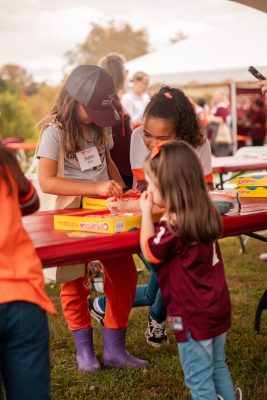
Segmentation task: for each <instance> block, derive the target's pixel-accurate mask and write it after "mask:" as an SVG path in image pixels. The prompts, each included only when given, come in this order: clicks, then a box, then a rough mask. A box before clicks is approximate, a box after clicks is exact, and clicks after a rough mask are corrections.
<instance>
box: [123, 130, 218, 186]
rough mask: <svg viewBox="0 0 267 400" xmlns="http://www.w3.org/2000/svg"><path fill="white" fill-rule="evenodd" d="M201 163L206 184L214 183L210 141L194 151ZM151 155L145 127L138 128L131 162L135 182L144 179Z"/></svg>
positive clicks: (131, 152) (132, 138) (133, 140)
mask: <svg viewBox="0 0 267 400" xmlns="http://www.w3.org/2000/svg"><path fill="white" fill-rule="evenodd" d="M194 150H195V152H196V154H197V156H198V157H199V160H200V162H201V165H202V168H203V172H204V175H205V180H206V183H209V182H212V165H211V149H210V144H209V141H208V139H207V138H206V140H205V142H204V143H203V144H202V145H200V146H199V147H197V148H195V149H194ZM149 153H150V151H149V149H148V148H147V146H146V145H145V142H144V131H143V127H142V126H140V127H139V128H136V129H135V130H134V131H133V133H132V137H131V148H130V162H131V168H132V171H133V175H134V178H135V181H138V180H143V179H144V171H143V165H144V161H145V159H146V157H147V156H148V154H149Z"/></svg>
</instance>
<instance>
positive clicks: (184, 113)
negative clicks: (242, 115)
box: [89, 86, 213, 347]
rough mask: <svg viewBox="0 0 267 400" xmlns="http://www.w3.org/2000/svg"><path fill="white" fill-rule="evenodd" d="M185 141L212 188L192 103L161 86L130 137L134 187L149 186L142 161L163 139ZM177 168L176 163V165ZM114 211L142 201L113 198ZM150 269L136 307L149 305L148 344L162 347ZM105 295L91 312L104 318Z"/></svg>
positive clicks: (160, 308) (160, 312)
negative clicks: (140, 122) (139, 125)
mask: <svg viewBox="0 0 267 400" xmlns="http://www.w3.org/2000/svg"><path fill="white" fill-rule="evenodd" d="M170 139H174V140H175V139H179V140H184V141H185V142H187V143H188V144H190V145H191V147H192V148H193V149H194V150H195V152H196V154H197V156H198V158H199V160H200V163H201V166H202V169H203V172H204V176H205V182H206V184H207V186H208V188H209V189H212V188H213V183H212V166H211V149H210V145H209V142H208V139H207V137H206V136H205V133H204V131H203V129H202V126H201V123H200V121H199V120H198V117H197V115H196V112H195V108H194V106H193V104H192V103H191V102H190V100H189V98H188V97H187V96H186V95H185V94H184V92H183V91H182V90H180V89H176V88H170V87H168V86H165V87H162V88H161V89H160V91H159V92H158V93H156V94H155V95H154V96H153V97H152V98H151V100H150V102H149V103H148V104H147V106H146V109H145V111H144V117H143V126H141V127H139V128H137V129H135V130H134V132H133V134H132V138H131V151H130V160H131V167H132V171H133V175H134V180H135V187H136V188H137V189H138V190H139V191H140V192H143V191H144V190H146V188H147V182H146V180H145V176H144V169H143V164H144V161H145V159H146V157H147V156H148V155H149V153H150V152H151V151H152V150H153V149H154V148H155V146H156V145H157V144H158V143H159V142H160V141H162V140H170ZM173 168H175V165H173ZM109 207H110V209H111V210H112V211H118V210H119V211H133V210H140V201H139V200H132V201H129V202H127V203H126V202H123V201H121V200H119V199H114V201H113V199H110V202H109ZM146 265H147V266H148V268H149V269H150V271H151V274H150V277H149V281H148V284H147V285H138V286H137V290H136V296H135V299H134V302H133V307H143V306H150V311H149V315H148V327H147V330H146V333H145V336H146V340H147V343H148V344H150V345H152V346H154V347H160V346H161V344H162V343H164V342H167V335H166V329H165V326H166V317H167V314H166V308H165V306H164V303H163V301H162V297H161V293H160V289H159V286H158V282H157V277H156V275H155V273H154V272H153V267H152V268H151V265H149V264H148V263H146ZM105 305H106V299H105V296H102V297H100V298H97V299H94V300H92V299H91V300H90V302H89V307H90V312H91V315H92V316H93V317H94V318H96V319H97V320H98V321H101V320H102V319H103V317H104V315H105Z"/></svg>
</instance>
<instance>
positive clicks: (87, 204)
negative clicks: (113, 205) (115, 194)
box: [82, 193, 140, 210]
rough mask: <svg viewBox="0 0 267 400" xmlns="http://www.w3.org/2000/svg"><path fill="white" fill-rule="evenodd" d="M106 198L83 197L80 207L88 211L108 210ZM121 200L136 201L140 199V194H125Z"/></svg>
mask: <svg viewBox="0 0 267 400" xmlns="http://www.w3.org/2000/svg"><path fill="white" fill-rule="evenodd" d="M108 198H109V197H108V196H91V197H87V196H84V197H83V199H82V206H83V208H85V209H88V210H106V209H107V208H108V202H107V199H108ZM121 198H122V199H123V200H125V201H128V200H136V199H139V198H140V194H135V193H129V194H128V193H125V194H123V195H122V197H121Z"/></svg>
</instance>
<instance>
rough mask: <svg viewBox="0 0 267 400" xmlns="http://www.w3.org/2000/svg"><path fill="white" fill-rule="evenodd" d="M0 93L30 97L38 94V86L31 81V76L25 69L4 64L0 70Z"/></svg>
mask: <svg viewBox="0 0 267 400" xmlns="http://www.w3.org/2000/svg"><path fill="white" fill-rule="evenodd" d="M0 81H1V85H0V91H4V90H3V88H5V90H6V91H8V92H12V93H19V92H24V93H26V94H28V95H32V94H35V93H37V92H38V89H39V85H38V84H37V83H36V82H34V81H33V79H32V76H31V75H30V74H29V73H28V72H27V71H26V69H25V68H23V67H21V66H19V65H16V64H6V65H4V66H3V67H1V68H0Z"/></svg>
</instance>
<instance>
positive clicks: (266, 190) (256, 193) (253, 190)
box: [237, 186, 267, 197]
mask: <svg viewBox="0 0 267 400" xmlns="http://www.w3.org/2000/svg"><path fill="white" fill-rule="evenodd" d="M237 190H238V195H239V197H267V186H259V187H256V186H250V187H239V188H237Z"/></svg>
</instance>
